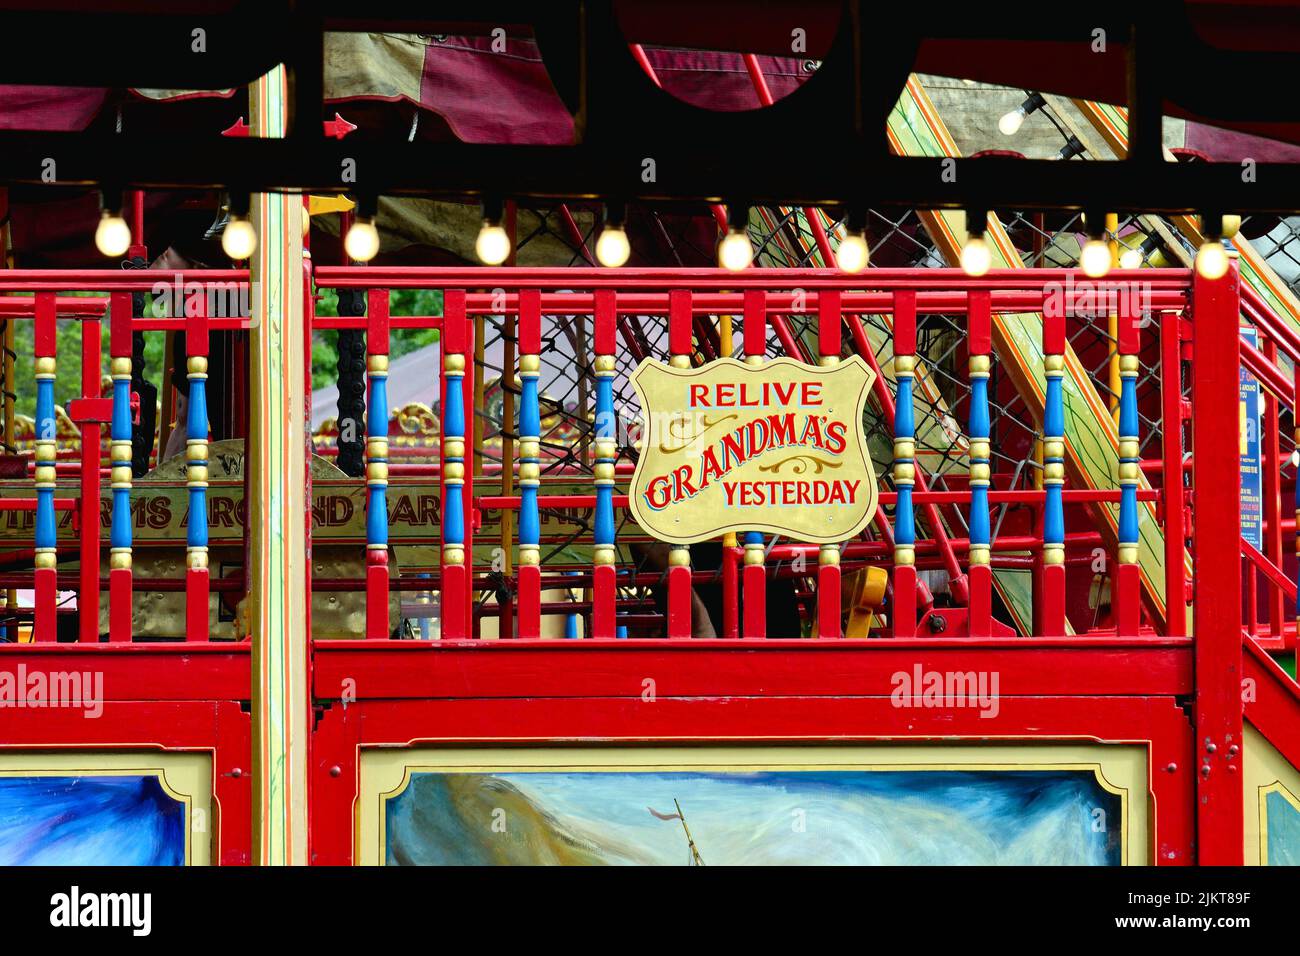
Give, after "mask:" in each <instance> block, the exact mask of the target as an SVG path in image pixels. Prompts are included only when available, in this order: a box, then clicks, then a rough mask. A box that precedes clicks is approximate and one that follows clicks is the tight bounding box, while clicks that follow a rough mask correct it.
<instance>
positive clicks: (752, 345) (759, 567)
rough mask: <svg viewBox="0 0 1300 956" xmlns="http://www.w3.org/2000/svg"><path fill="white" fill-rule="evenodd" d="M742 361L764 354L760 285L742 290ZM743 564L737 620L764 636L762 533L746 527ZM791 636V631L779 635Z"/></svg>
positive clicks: (748, 632)
mask: <svg viewBox="0 0 1300 956" xmlns="http://www.w3.org/2000/svg"><path fill="white" fill-rule="evenodd" d="M744 334H745V364H746V365H752V366H754V367H756V368H757V367H759V366H761V365H762V364H763V361H764V359H765V358H766V356H767V293H766V292H764V291H763V290H762V289H746V290H745V330H744ZM744 542H745V568H744V570H743V571H742V572H741V587H742V589H743V591H744V605H745V609H744V615H743V617H744V619H743V620H742V621H741V624H740V628H741V630H740V633H741V636H743V637H766V636H767V568H766V567H764V562H765V560H766V556H767V552H766V549H765V546H764V543H763V535H762V534H760V533H759V532H757V531H747V532H745V537H744ZM782 636H789V637H793V636H794V635H782Z"/></svg>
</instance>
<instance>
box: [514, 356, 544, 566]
mask: <svg viewBox="0 0 1300 956" xmlns="http://www.w3.org/2000/svg"><path fill="white" fill-rule="evenodd" d="M541 367H542V365H541V356H540V355H529V354H522V355H520V356H519V382H520V394H519V563H520V565H527V566H530V567H531V566H534V565H537V564H538V563H539V561H540V556H541V534H542V532H541V519H540V516H539V515H538V512H537V488H538V486H539V484H540V483H541V457H540V455H541V441H542V439H541V434H542V414H541V408H540V406H539V405H538V401H537V379H538V376H539V375H540V373H541Z"/></svg>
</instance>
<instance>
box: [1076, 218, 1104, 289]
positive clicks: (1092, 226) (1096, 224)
mask: <svg viewBox="0 0 1300 956" xmlns="http://www.w3.org/2000/svg"><path fill="white" fill-rule="evenodd" d="M1083 222H1084V225H1085V227H1086V228H1087V230H1088V241H1087V242H1085V243H1084V244H1083V249H1081V250H1080V252H1079V268H1080V269H1082V270H1083V274H1084V275H1086V276H1087V277H1088V278H1090V279H1100V278H1101V277H1102V276H1104V275H1105V274H1106V273H1108V272H1110V267H1111V254H1110V244H1109V243H1108V242H1106V214H1105V213H1103V212H1099V211H1092V213H1091V215H1086V216H1084V219H1083Z"/></svg>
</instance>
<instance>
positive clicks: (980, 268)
mask: <svg viewBox="0 0 1300 956" xmlns="http://www.w3.org/2000/svg"><path fill="white" fill-rule="evenodd" d="M991 265H993V253H992V252H990V251H989V244H988V243H987V242H985V241H984V237H983V236H970V237H968V238H967V240H966V245H964V246H962V247H961V268H962V271H963V272H965V273H966V274H967V275H968V276H975V277H977V278H978V277H979V276H982V275H984V273H986V272H988V271H989V266H991Z"/></svg>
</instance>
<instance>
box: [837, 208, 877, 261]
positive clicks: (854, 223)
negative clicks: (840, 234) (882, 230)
mask: <svg viewBox="0 0 1300 956" xmlns="http://www.w3.org/2000/svg"><path fill="white" fill-rule="evenodd" d="M865 220H866V216H865V215H864V214H863V211H862V210H858V209H851V210H849V214H848V216H847V217H846V218H845V221H844V238H843V239H841V240H840V244H839V246H838V247H837V248H836V250H835V264H836V265H838V266H839V267H840V271H841V272H848V273H854V272H861V271H862V270H863V269H865V268H866V267H867V263H868V262H869V261H870V259H871V249H870V247H868V245H867V225H866V221H865Z"/></svg>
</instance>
